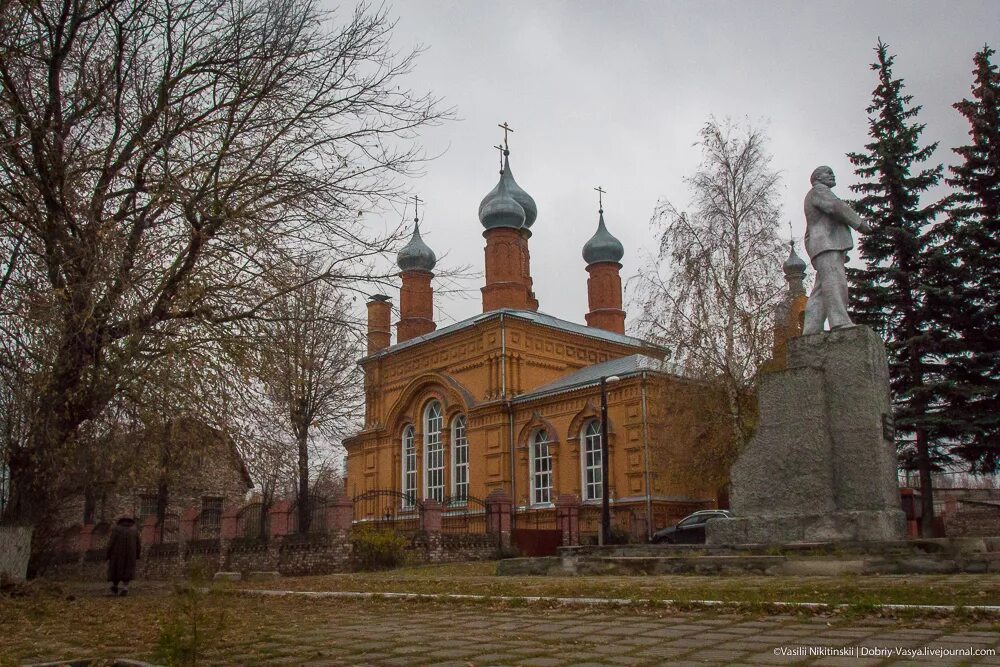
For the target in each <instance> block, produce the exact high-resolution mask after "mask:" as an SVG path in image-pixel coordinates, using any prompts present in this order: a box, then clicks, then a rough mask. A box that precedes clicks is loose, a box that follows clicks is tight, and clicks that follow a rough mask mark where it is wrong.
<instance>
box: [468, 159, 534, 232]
mask: <svg viewBox="0 0 1000 667" xmlns="http://www.w3.org/2000/svg"><path fill="white" fill-rule="evenodd" d="M537 217H538V206H537V205H536V204H535V200H534V199H533V198H532V196H531V195H529V194H528V193H527V192H525V191H524V189H523V188H521V186H520V185H518V184H517V181H515V180H514V174H513V173H512V172H511V170H510V151H506V150H505V151H504V158H503V169H501V170H500V181H499V182H498V183H497V184H496V187H494V188H493V189H492V190H490V191H489V193H487V195H486V196H485V197H483V201H482V202H480V204H479V222H480V223H481V224H482V225H483V227H485V228H486V229H493V228H494V227H510V228H512V229H520V228H521V227H531V225H533V224H534V223H535V218H537Z"/></svg>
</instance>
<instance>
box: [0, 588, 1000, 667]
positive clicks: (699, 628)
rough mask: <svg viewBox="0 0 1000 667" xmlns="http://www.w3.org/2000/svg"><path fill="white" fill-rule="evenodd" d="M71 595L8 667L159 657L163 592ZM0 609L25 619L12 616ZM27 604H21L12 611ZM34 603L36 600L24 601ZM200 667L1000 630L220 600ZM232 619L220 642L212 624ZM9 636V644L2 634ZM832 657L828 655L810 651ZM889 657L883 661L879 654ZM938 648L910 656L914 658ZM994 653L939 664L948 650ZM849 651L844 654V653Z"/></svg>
mask: <svg viewBox="0 0 1000 667" xmlns="http://www.w3.org/2000/svg"><path fill="white" fill-rule="evenodd" d="M135 593H136V594H135V595H134V596H133V597H130V598H127V599H113V598H108V597H100V596H98V594H97V592H96V589H91V590H90V591H89V592H88V593H83V594H81V595H79V596H77V597H76V598H75V599H73V600H70V601H66V600H62V601H59V603H58V604H55V605H47V606H44V608H41V607H39V606H38V605H39V604H41V603H39V602H37V601H36V602H35V603H33V604H35V607H31V606H30V605H29V606H27V607H25V608H24V609H23V610H20V611H23V613H12V614H11V615H10V616H9V617H4V616H3V615H0V621H3V622H0V627H3V628H4V630H3V632H2V633H0V665H4V666H6V665H8V664H10V665H13V664H23V663H24V662H25V661H29V660H30V661H31V662H38V661H41V660H42V659H66V658H70V657H74V656H82V655H91V656H97V655H104V656H107V655H130V656H133V657H142V658H150V657H152V655H153V650H154V647H155V644H156V637H157V633H158V631H159V628H160V627H161V626H163V625H164V623H165V621H166V619H168V618H170V612H169V609H170V608H171V605H173V604H174V603H175V602H176V600H174V598H173V596H172V595H171V594H169V593H168V592H167V591H166V590H165V589H164V588H153V587H149V588H146V589H145V590H143V589H142V588H139V589H137V590H136V591H135ZM4 604H5V603H4V602H3V601H0V610H2V611H5V612H6V611H19V610H14V609H13V608H8V609H2V605H4ZM21 604H22V603H20V602H18V601H17V600H16V599H15V600H14V606H17V605H21ZM24 604H28V603H24ZM203 605H204V609H203V620H202V623H203V624H204V625H205V627H203V628H202V632H203V633H205V634H206V635H210V636H211V638H210V640H209V641H208V645H206V646H205V648H204V654H205V658H206V660H204V661H203V662H199V664H238V665H311V666H318V665H438V666H442V667H443V666H454V667H470V666H472V667H484V666H486V665H524V666H525V667H545V666H549V665H551V666H563V665H575V666H580V665H685V664H717V665H741V664H751V665H767V664H815V665H852V666H853V665H883V664H901V665H906V664H932V665H947V664H983V665H1000V631H998V630H1000V626H998V625H997V623H996V622H995V621H993V622H985V623H976V622H972V621H967V620H966V621H963V620H961V619H958V620H956V619H945V620H936V619H920V620H909V621H896V620H891V619H882V618H872V619H863V620H855V621H845V620H843V619H838V618H836V617H807V616H765V615H755V614H742V615H736V614H728V613H727V614H723V613H713V612H711V611H697V612H679V611H669V610H663V609H647V610H644V611H643V610H637V609H628V608H600V609H598V608H579V607H574V608H566V607H560V608H548V607H544V606H538V605H528V604H506V605H499V604H471V603H429V602H414V601H396V600H384V599H383V600H379V599H376V600H342V599H338V600H331V599H311V598H307V597H302V596H286V597H275V598H262V597H256V596H254V597H249V596H236V595H232V594H217V595H212V596H209V597H208V598H206V599H205V601H204V602H203ZM217 613H224V615H225V616H224V617H225V629H224V630H223V631H221V632H219V633H218V634H217V635H216V633H215V631H214V630H212V629H211V626H212V623H211V619H213V618H215V616H216V614H217ZM8 630H9V631H10V632H9V634H8V632H7V631H8ZM823 648H825V650H826V652H827V653H828V654H829V655H825V656H824V655H817V654H813V655H810V649H812V650H813V651H814V652H815V651H817V650H823ZM876 649H881V651H882V653H881V654H876V653H875V651H876ZM920 649H924V650H925V651H940V652H941V654H937V655H935V654H933V653H932V654H929V655H924V656H917V657H914V658H912V659H911V658H908V657H907V656H906V655H905V654H902V653H897V651H899V652H905V651H908V650H909V651H917V650H920ZM954 650H961V651H978V652H980V653H988V652H991V653H992V655H985V654H983V655H968V654H966V655H961V654H957V655H943V653H944V652H947V651H954ZM838 651H840V652H842V653H846V655H836V653H837V652H838Z"/></svg>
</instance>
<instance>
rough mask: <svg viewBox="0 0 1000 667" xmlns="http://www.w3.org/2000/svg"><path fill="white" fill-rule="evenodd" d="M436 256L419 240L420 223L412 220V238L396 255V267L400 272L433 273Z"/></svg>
mask: <svg viewBox="0 0 1000 667" xmlns="http://www.w3.org/2000/svg"><path fill="white" fill-rule="evenodd" d="M435 264H437V256H436V255H435V254H434V251H433V250H431V249H430V248H428V247H427V244H426V243H424V240H423V239H422V238H420V221H419V220H418V219H416V218H414V219H413V236H412V237H410V242H409V243H407V244H406V245H405V246H403V249H402V250H400V251H399V254H398V255H396V265H397V266H399V270H400V271H433V270H434V265H435Z"/></svg>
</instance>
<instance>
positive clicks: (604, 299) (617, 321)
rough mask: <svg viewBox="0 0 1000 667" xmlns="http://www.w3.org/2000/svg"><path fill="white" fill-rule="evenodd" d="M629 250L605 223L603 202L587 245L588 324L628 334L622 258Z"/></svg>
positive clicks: (584, 256) (584, 251)
mask: <svg viewBox="0 0 1000 667" xmlns="http://www.w3.org/2000/svg"><path fill="white" fill-rule="evenodd" d="M624 255H625V249H624V248H623V247H622V244H621V241H619V240H618V239H616V238H615V237H614V236H612V235H611V233H610V232H609V231H608V228H607V227H606V226H605V225H604V206H603V203H602V205H601V207H600V208H599V209H598V219H597V232H595V233H594V235H593V236H592V237H590V240H589V241H587V243H586V244H584V246H583V259H584V261H585V262H587V273H589V274H590V278H588V279H587V301H588V303H589V305H590V312H588V313H587V326H591V327H595V328H597V329H604V330H605V331H612V332H614V333H619V334H623V333H625V311H624V310H622V279H621V275H620V271H621V268H622V265H621V259H622V257H623V256H624Z"/></svg>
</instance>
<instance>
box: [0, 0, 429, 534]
mask: <svg viewBox="0 0 1000 667" xmlns="http://www.w3.org/2000/svg"><path fill="white" fill-rule="evenodd" d="M392 25H393V24H392V22H391V21H390V20H389V19H388V17H387V15H386V13H385V10H383V9H376V10H371V9H369V8H368V7H367V6H364V5H363V6H361V7H359V8H358V9H357V10H356V11H355V12H354V13H353V15H351V16H349V17H348V18H347V19H346V21H345V22H343V23H342V24H340V25H334V24H333V23H332V18H331V17H330V16H328V15H326V14H323V13H321V12H320V11H319V10H318V9H317V7H316V4H315V2H314V1H313V0H72V1H71V0H41V1H38V0H12V1H7V2H2V3H0V238H3V239H4V241H3V248H4V252H5V255H6V256H5V259H7V257H9V261H8V263H7V265H6V266H5V267H3V268H4V270H3V271H2V281H3V282H2V285H0V288H2V289H0V315H2V319H3V327H4V330H5V333H6V332H10V333H11V335H13V336H15V337H16V338H18V341H19V343H18V344H19V345H21V346H22V347H23V348H25V349H27V350H29V352H30V355H31V356H32V359H33V360H34V363H35V367H34V368H33V369H32V373H31V380H32V390H33V396H34V398H33V401H32V403H31V405H32V406H35V407H34V408H30V409H29V410H28V414H27V423H28V429H27V434H26V436H25V440H24V442H23V443H22V446H20V447H18V448H16V449H15V450H13V451H12V452H9V458H8V464H9V467H10V476H11V486H12V488H11V499H10V503H9V504H8V506H7V511H6V518H7V519H9V520H24V521H32V520H35V519H38V518H40V517H41V516H43V515H44V514H45V511H46V507H47V503H48V501H49V500H51V498H52V497H53V496H54V495H58V493H59V489H58V487H57V485H53V484H51V483H49V481H48V478H49V473H50V472H51V470H52V469H53V468H55V467H57V466H58V452H59V450H60V448H62V447H63V446H64V445H65V444H66V443H67V442H70V441H72V439H73V436H74V434H75V433H76V432H77V431H78V429H79V428H80V427H81V425H83V424H85V423H86V422H88V421H89V420H93V419H96V418H98V417H99V416H100V415H101V413H102V411H103V410H104V409H105V408H106V407H107V406H108V404H109V403H110V402H111V401H112V399H113V397H114V396H115V395H116V393H117V392H118V391H119V390H120V387H121V386H122V383H123V380H124V381H125V382H126V383H127V382H129V381H131V380H133V379H134V378H137V377H139V375H140V373H139V371H140V369H141V368H142V367H143V366H144V365H146V364H149V363H151V360H152V359H155V358H156V357H157V356H163V355H171V356H174V357H182V356H183V355H184V354H185V352H186V351H187V349H188V347H189V346H190V345H191V343H190V341H191V340H195V339H197V340H206V339H207V340H210V341H219V340H224V339H225V338H226V337H227V336H229V335H230V334H231V332H232V327H233V326H234V324H235V323H238V322H240V321H245V320H247V319H248V318H254V317H257V316H259V315H260V313H261V312H262V311H263V310H264V309H266V308H267V307H268V305H269V304H270V303H272V302H273V301H274V299H276V298H278V297H280V296H281V295H283V294H285V293H289V292H293V291H294V290H296V289H298V288H299V287H300V286H301V285H302V284H307V283H310V282H313V281H315V280H318V279H321V278H324V279H331V280H337V281H340V282H341V283H342V284H344V285H348V284H352V283H353V284H356V281H357V280H359V279H360V280H364V279H366V278H370V277H371V262H369V261H367V260H368V259H369V258H372V257H374V256H376V255H378V254H380V253H382V252H384V251H385V250H386V249H387V248H388V247H390V246H391V245H393V243H394V242H395V240H396V239H395V238H392V237H391V236H390V237H389V238H375V237H372V236H370V235H368V234H367V233H366V231H365V229H364V228H363V227H362V226H361V225H360V224H359V222H358V215H359V212H361V211H363V210H366V209H368V208H371V207H373V206H375V205H377V204H378V202H380V201H382V200H383V199H384V198H387V197H395V196H396V195H397V194H398V192H399V180H398V176H399V175H402V174H406V173H409V172H410V171H411V170H412V169H413V168H415V167H416V166H418V165H419V164H420V162H421V160H422V159H423V156H422V154H421V153H420V151H419V148H418V147H417V146H416V145H415V144H414V142H413V140H414V136H415V132H416V131H417V130H418V129H419V128H421V127H422V126H425V125H427V124H429V123H434V122H436V121H438V120H440V119H442V118H443V117H446V116H447V115H448V112H443V111H441V110H440V109H439V108H438V106H437V101H436V100H435V99H434V98H432V97H430V96H427V95H419V94H415V93H413V92H412V91H410V90H409V89H407V88H406V87H405V86H403V85H401V84H402V78H403V77H405V75H406V74H407V72H408V71H409V70H410V68H411V66H412V64H413V58H414V56H415V53H410V54H403V55H401V56H400V55H398V54H396V53H394V52H393V51H392V50H391V49H390V47H389V44H388V38H389V34H390V32H391V29H392ZM303 248H309V249H312V250H317V249H322V250H323V251H324V253H325V257H326V259H327V263H326V265H324V266H323V267H317V272H316V274H314V275H309V276H303V277H302V280H301V283H300V284H297V285H296V284H285V285H282V286H280V287H275V284H274V282H273V281H271V280H270V276H271V274H273V273H274V272H275V271H277V270H279V269H280V268H281V267H283V266H286V265H287V264H288V262H289V261H290V260H291V259H292V258H294V257H297V256H299V255H300V254H301V252H302V250H303ZM39 332H42V333H39ZM43 334H44V335H43Z"/></svg>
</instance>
